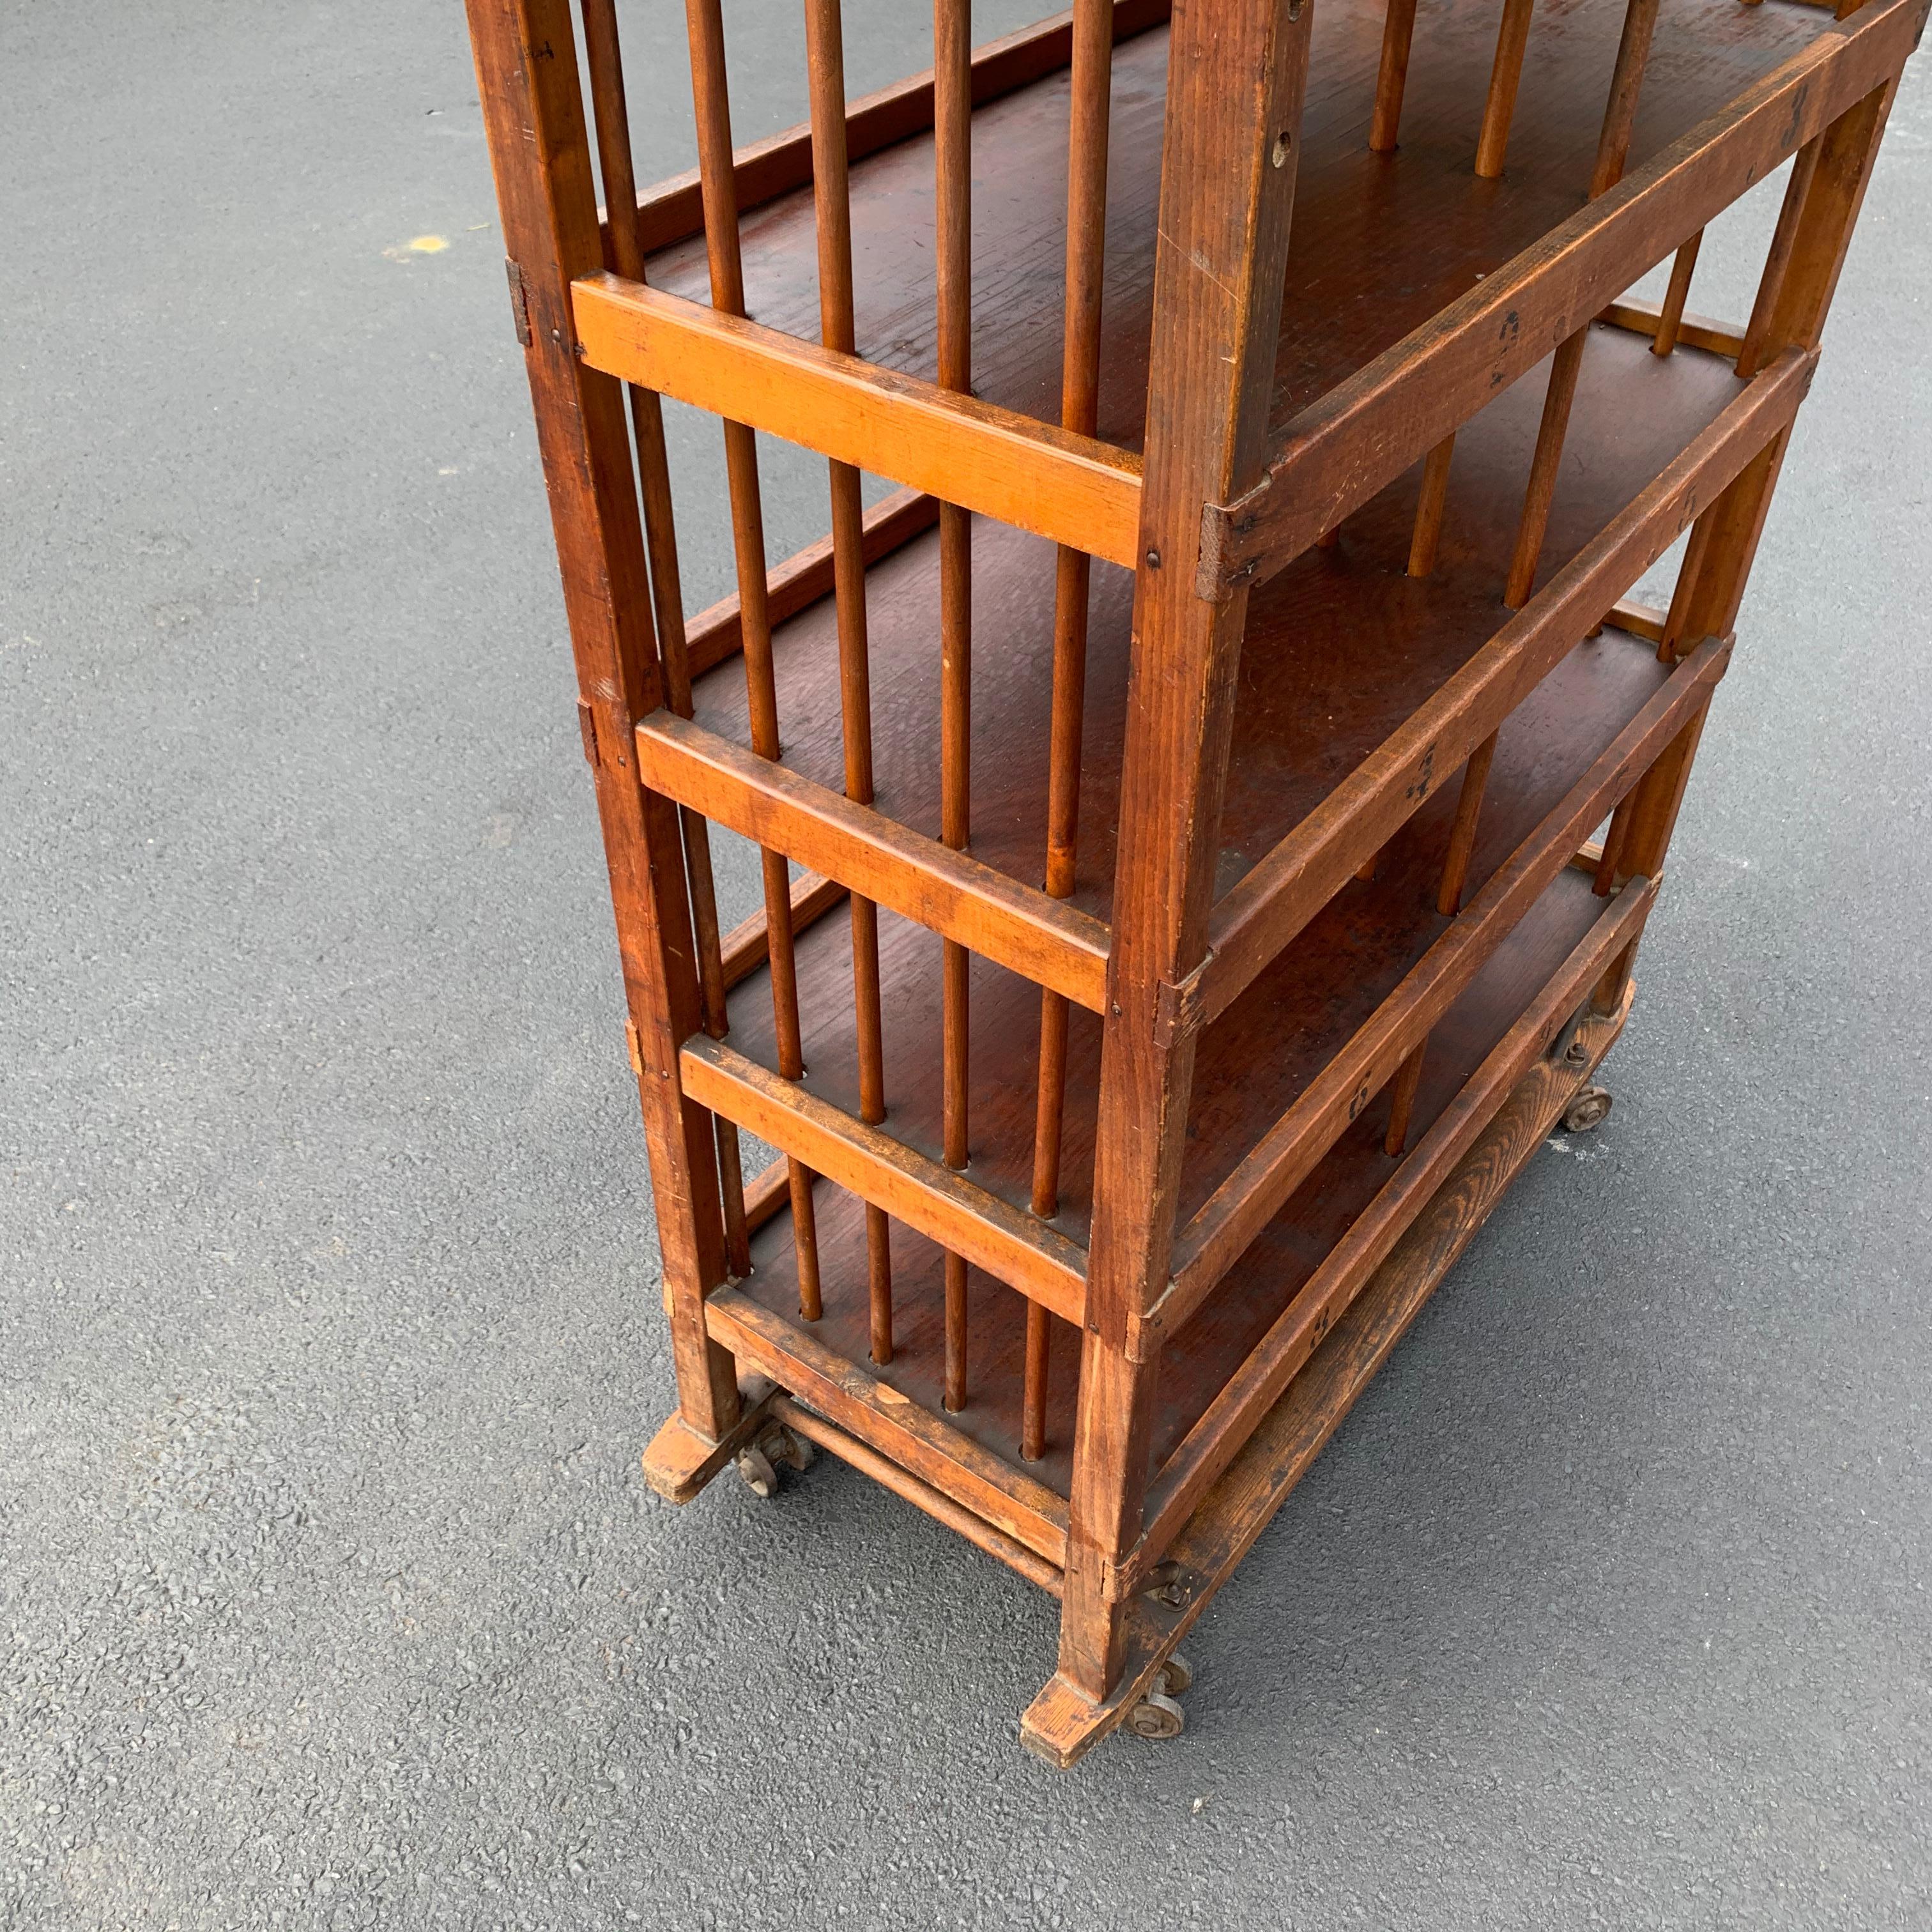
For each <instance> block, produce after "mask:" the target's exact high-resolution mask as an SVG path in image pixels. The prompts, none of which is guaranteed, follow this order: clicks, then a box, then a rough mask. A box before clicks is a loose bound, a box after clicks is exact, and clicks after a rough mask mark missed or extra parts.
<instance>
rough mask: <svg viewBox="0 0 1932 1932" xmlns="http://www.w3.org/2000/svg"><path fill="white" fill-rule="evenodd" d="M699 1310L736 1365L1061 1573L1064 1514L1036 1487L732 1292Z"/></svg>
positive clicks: (927, 1413) (720, 1292)
mask: <svg viewBox="0 0 1932 1932" xmlns="http://www.w3.org/2000/svg"><path fill="white" fill-rule="evenodd" d="M704 1308H705V1313H706V1317H707V1318H708V1319H709V1322H710V1325H711V1333H712V1335H713V1336H714V1337H715V1338H716V1340H718V1342H719V1343H721V1344H722V1345H723V1346H724V1347H725V1348H726V1349H729V1350H730V1352H731V1353H732V1354H733V1355H735V1356H736V1357H737V1358H738V1359H739V1361H742V1362H748V1363H750V1364H751V1366H752V1367H754V1368H755V1369H757V1370H758V1371H759V1373H760V1374H763V1375H766V1376H769V1377H770V1378H771V1379H772V1381H773V1382H776V1383H777V1384H778V1386H779V1387H780V1388H784V1389H786V1390H788V1391H790V1393H791V1394H793V1395H795V1396H796V1397H798V1398H799V1400H801V1401H802V1402H805V1403H809V1404H810V1405H811V1407H812V1408H814V1409H817V1411H818V1412H819V1413H820V1415H823V1416H825V1417H826V1418H829V1420H830V1421H833V1422H835V1423H836V1424H838V1427H840V1428H841V1429H843V1430H847V1431H849V1432H850V1433H851V1434H852V1435H854V1436H857V1437H858V1438H859V1440H860V1441H861V1442H866V1443H869V1444H870V1445H871V1446H872V1448H874V1449H876V1450H877V1451H879V1453H880V1454H881V1455H883V1456H886V1457H890V1458H891V1460H892V1461H893V1462H895V1463H897V1464H898V1466H899V1467H900V1468H901V1469H904V1470H907V1471H908V1472H910V1474H912V1475H914V1476H916V1477H917V1478H919V1481H921V1482H922V1483H927V1484H931V1485H932V1487H933V1488H934V1489H935V1490H938V1491H939V1492H940V1493H941V1494H942V1495H944V1496H950V1497H951V1498H952V1499H953V1501H954V1502H956V1503H959V1504H961V1505H963V1506H964V1507H965V1508H968V1509H970V1510H971V1511H972V1512H973V1514H974V1515H975V1516H977V1517H983V1518H984V1519H985V1520H986V1521H987V1522H989V1523H992V1524H993V1525H994V1526H995V1528H997V1529H1001V1530H1003V1531H1004V1532H1006V1534H1007V1535H1009V1536H1010V1537H1012V1538H1014V1539H1015V1540H1016V1541H1018V1542H1020V1543H1023V1544H1025V1546H1026V1547H1027V1548H1028V1549H1029V1550H1033V1551H1034V1552H1035V1553H1037V1555H1040V1556H1044V1557H1045V1558H1046V1559H1047V1561H1048V1562H1049V1563H1052V1564H1055V1565H1058V1566H1059V1567H1060V1568H1063V1569H1064V1568H1065V1567H1066V1563H1067V1505H1066V1503H1065V1502H1064V1501H1063V1500H1062V1499H1061V1498H1060V1497H1058V1496H1055V1494H1054V1493H1053V1492H1052V1490H1049V1488H1048V1487H1046V1484H1044V1483H1040V1482H1036V1481H1034V1478H1032V1477H1031V1476H1029V1475H1025V1473H1024V1472H1022V1471H1020V1470H1018V1469H1014V1468H1013V1466H1012V1465H1011V1464H1010V1463H1004V1462H1002V1461H1001V1460H1000V1458H999V1457H997V1456H995V1454H993V1453H992V1451H990V1450H987V1449H983V1448H980V1445H979V1444H978V1443H977V1442H974V1440H973V1439H971V1437H970V1436H962V1434H961V1433H959V1430H956V1429H955V1428H954V1427H952V1425H951V1424H950V1423H947V1422H944V1421H941V1419H940V1418H938V1416H936V1415H933V1414H932V1413H931V1412H930V1411H929V1410H927V1409H922V1408H921V1407H920V1406H919V1404H918V1403H916V1402H913V1401H912V1400H910V1399H909V1398H907V1397H905V1396H903V1395H901V1394H900V1393H899V1392H898V1390H897V1389H895V1388H893V1387H892V1385H890V1384H889V1383H888V1382H880V1380H879V1379H877V1377H876V1376H872V1375H870V1374H868V1373H867V1372H866V1371H865V1370H864V1369H862V1368H861V1367H859V1365H858V1364H856V1363H854V1362H848V1361H846V1360H845V1358H844V1357H843V1356H842V1355H834V1354H833V1353H832V1351H831V1350H830V1349H827V1348H826V1347H825V1346H824V1345H823V1343H820V1342H819V1341H818V1340H817V1338H816V1337H814V1336H812V1335H811V1334H808V1332H807V1331H805V1330H804V1329H802V1328H796V1327H795V1326H794V1325H793V1324H792V1323H790V1322H787V1321H786V1320H785V1319H784V1318H783V1317H782V1316H777V1315H774V1314H772V1313H771V1312H770V1310H768V1309H765V1308H761V1307H760V1306H759V1305H758V1304H757V1302H755V1301H753V1300H752V1299H751V1297H750V1296H749V1295H746V1294H745V1293H743V1292H742V1291H741V1290H739V1289H735V1288H721V1289H718V1290H717V1292H715V1294H713V1295H712V1296H711V1297H710V1298H709V1300H708V1301H706V1303H705V1304H704Z"/></svg>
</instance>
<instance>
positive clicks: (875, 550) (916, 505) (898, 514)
mask: <svg viewBox="0 0 1932 1932" xmlns="http://www.w3.org/2000/svg"><path fill="white" fill-rule="evenodd" d="M938 520H939V499H938V498H937V497H936V496H928V495H927V494H926V492H925V491H924V490H894V491H893V492H892V494H891V495H890V496H888V497H886V498H885V499H883V501H882V502H877V503H875V504H874V505H873V506H872V507H871V508H870V509H869V510H868V511H866V512H865V517H864V518H863V519H862V521H861V523H860V524H859V532H860V537H859V548H860V550H861V553H862V555H863V556H864V557H865V565H866V568H868V569H869V568H871V566H872V565H874V564H875V563H877V562H878V561H879V559H880V558H881V557H886V556H890V555H891V554H892V552H893V551H894V550H897V549H898V548H899V547H901V545H902V544H908V543H910V542H911V541H912V540H913V538H914V537H916V536H918V535H921V534H922V533H923V532H925V531H927V530H929V529H932V526H933V525H934V524H935V523H938ZM830 595H832V539H831V538H829V537H821V538H820V539H819V540H818V541H817V543H815V544H807V545H806V546H805V548H804V549H803V550H800V551H799V552H798V553H796V555H795V556H788V557H787V558H786V559H785V560H784V562H782V563H781V564H775V565H773V566H772V569H771V570H770V571H769V572H768V573H767V574H766V583H765V604H766V616H767V618H768V619H769V622H770V623H771V624H772V627H773V628H776V627H777V626H778V625H780V624H782V623H784V622H785V621H786V619H787V618H791V617H796V616H797V615H798V614H799V612H800V611H802V610H810V609H811V607H812V605H813V604H816V603H817V602H818V601H819V600H820V598H824V597H829V596H830ZM742 623H743V619H742V616H740V614H739V609H738V593H737V592H736V591H735V590H734V591H733V592H732V593H731V594H730V595H729V596H728V597H721V598H719V599H718V601H717V602H716V603H715V604H711V605H710V606H709V607H707V608H706V609H705V610H700V611H699V612H698V613H697V616H694V617H693V618H692V619H691V620H690V622H688V624H687V625H685V650H686V652H687V653H688V656H689V659H690V663H691V676H693V677H701V676H703V674H704V673H705V672H706V671H708V670H712V669H713V668H714V667H716V666H717V665H718V664H722V663H723V662H724V660H725V659H726V658H730V657H736V655H737V654H738V653H739V652H740V651H742V649H744V648H745V633H744V631H743V628H742Z"/></svg>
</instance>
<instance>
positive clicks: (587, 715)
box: [577, 697, 597, 771]
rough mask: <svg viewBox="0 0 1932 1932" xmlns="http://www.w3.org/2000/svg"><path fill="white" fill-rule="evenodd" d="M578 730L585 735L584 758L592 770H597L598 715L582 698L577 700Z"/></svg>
mask: <svg viewBox="0 0 1932 1932" xmlns="http://www.w3.org/2000/svg"><path fill="white" fill-rule="evenodd" d="M577 729H578V730H580V731H581V732H582V733H583V756H584V759H585V761H586V763H588V764H589V766H590V769H592V771H595V769H597V714H596V713H595V712H594V711H592V709H591V708H590V706H589V703H587V702H586V700H584V699H583V698H581V697H580V698H579V699H578V700H577Z"/></svg>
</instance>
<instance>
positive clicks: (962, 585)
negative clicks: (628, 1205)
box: [932, 0, 973, 1403]
mask: <svg viewBox="0 0 1932 1932" xmlns="http://www.w3.org/2000/svg"><path fill="white" fill-rule="evenodd" d="M972 37H973V35H972V7H971V0H933V10H932V70H933V157H934V166H935V169H936V171H937V176H938V178H937V181H936V183H935V188H936V195H935V220H936V226H937V229H938V234H937V236H936V242H937V248H936V253H937V255H938V283H939V342H938V349H939V369H938V377H939V382H940V385H941V387H942V388H944V389H959V390H965V389H970V388H971V386H972V380H973V347H972V345H973V259H972V220H973V202H972V175H971V169H972V144H973V80H972V58H973V50H972ZM939 633H940V637H939V655H940V671H939V681H940V682H939V688H940V699H939V716H940V722H939V736H940V754H939V764H940V777H939V790H940V832H939V835H940V837H941V840H942V841H944V843H945V844H948V845H950V846H951V847H953V849H954V850H956V851H963V850H965V847H966V844H967V841H968V839H969V838H970V837H971V832H972V815H973V797H972V750H973V747H972V712H973V529H972V523H971V519H970V518H969V517H968V515H967V513H966V512H965V511H964V510H962V508H959V505H957V504H956V503H942V504H941V505H940V510H939ZM941 972H942V974H943V975H944V980H943V983H942V989H941V994H942V1018H941V1027H942V1030H943V1033H944V1040H943V1043H942V1058H943V1062H944V1067H943V1083H942V1084H943V1090H944V1098H943V1109H944V1139H945V1150H944V1151H945V1158H946V1163H947V1166H949V1167H953V1168H963V1167H965V1165H966V1163H967V1158H968V1148H969V1145H970V1143H969V1138H968V1095H967V1070H968V1057H969V1048H970V1045H971V1029H970V1020H969V999H970V992H969V987H970V976H971V956H969V954H968V952H967V950H966V949H965V947H963V946H962V945H960V944H958V942H957V941H953V940H950V939H949V940H947V941H945V942H944V950H943V953H942V956H941ZM945 1271H946V1379H947V1385H948V1388H957V1389H959V1391H960V1395H961V1400H962V1403H963V1402H964V1400H965V1361H966V1262H965V1257H964V1256H960V1255H956V1254H954V1253H952V1252H951V1251H950V1250H948V1251H947V1255H946V1263H945Z"/></svg>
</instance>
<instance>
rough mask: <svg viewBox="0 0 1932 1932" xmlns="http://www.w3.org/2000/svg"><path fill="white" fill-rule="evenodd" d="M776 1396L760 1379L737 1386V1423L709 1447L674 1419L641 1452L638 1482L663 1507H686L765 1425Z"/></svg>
mask: <svg viewBox="0 0 1932 1932" xmlns="http://www.w3.org/2000/svg"><path fill="white" fill-rule="evenodd" d="M776 1394H778V1391H777V1390H776V1389H775V1388H774V1387H773V1386H772V1384H771V1383H770V1382H768V1381H767V1380H766V1379H765V1378H764V1377H763V1376H753V1377H751V1379H749V1380H748V1381H746V1382H741V1383H740V1384H739V1388H738V1400H739V1404H740V1405H741V1406H740V1407H739V1412H738V1420H737V1421H736V1423H735V1424H733V1426H732V1427H730V1429H728V1430H726V1431H725V1432H724V1435H723V1436H721V1437H720V1438H719V1439H718V1440H717V1441H716V1442H712V1439H710V1438H709V1436H700V1435H699V1433H697V1430H694V1429H693V1428H692V1427H691V1425H690V1424H688V1422H686V1421H685V1419H684V1418H683V1417H682V1416H681V1415H673V1417H672V1418H670V1421H668V1422H667V1423H666V1424H664V1427H662V1428H661V1429H660V1430H658V1433H656V1434H655V1436H652V1438H651V1442H650V1447H649V1448H648V1449H646V1451H644V1454H643V1466H644V1481H646V1482H647V1483H649V1484H650V1486H651V1487H652V1489H654V1490H656V1492H657V1493H658V1495H659V1496H662V1497H663V1498H664V1500H665V1501H666V1502H673V1503H688V1502H690V1501H691V1498H692V1497H694V1496H696V1495H697V1493H698V1492H699V1490H701V1489H703V1487H704V1486H705V1485H706V1484H707V1483H709V1481H710V1480H711V1479H712V1477H713V1476H715V1475H717V1474H718V1472H719V1471H720V1470H721V1469H723V1468H724V1466H725V1465H726V1464H727V1463H733V1462H735V1461H736V1460H737V1458H738V1454H739V1451H741V1450H742V1449H743V1448H745V1445H747V1444H748V1443H749V1442H751V1441H752V1439H754V1437H755V1436H757V1433H758V1432H759V1431H760V1430H762V1429H763V1427H765V1426H766V1424H767V1423H768V1422H769V1421H770V1419H771V1405H772V1398H773V1397H775V1395H776Z"/></svg>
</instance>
